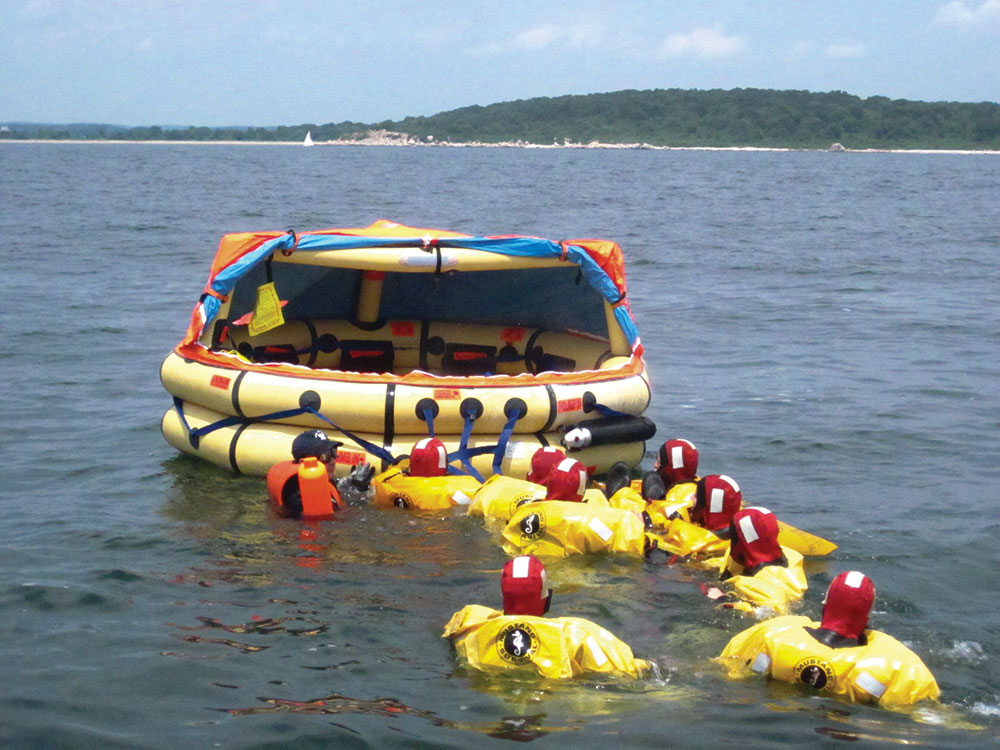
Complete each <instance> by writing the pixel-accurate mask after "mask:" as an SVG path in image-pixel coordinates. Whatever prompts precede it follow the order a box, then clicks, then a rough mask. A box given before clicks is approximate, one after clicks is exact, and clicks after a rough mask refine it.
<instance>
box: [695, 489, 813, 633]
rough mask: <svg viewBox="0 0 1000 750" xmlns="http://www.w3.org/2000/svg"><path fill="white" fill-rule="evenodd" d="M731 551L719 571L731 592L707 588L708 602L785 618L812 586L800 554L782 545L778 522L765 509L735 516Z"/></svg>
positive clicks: (730, 544)
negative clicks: (793, 605)
mask: <svg viewBox="0 0 1000 750" xmlns="http://www.w3.org/2000/svg"><path fill="white" fill-rule="evenodd" d="M729 537H730V539H729V552H728V554H727V555H726V556H725V557H724V558H723V560H722V564H721V566H720V568H719V570H720V571H721V575H720V579H719V580H721V581H725V582H726V584H727V587H728V588H729V589H730V594H728V595H727V594H726V593H724V592H723V591H721V590H720V589H719V588H716V587H712V588H707V589H706V591H705V593H706V595H707V596H708V597H709V598H710V599H715V600H716V601H718V602H720V603H722V604H723V605H724V606H726V607H732V608H734V609H738V610H741V611H743V612H753V613H754V614H755V615H756V616H757V617H759V618H763V617H770V616H773V615H775V614H780V615H783V614H786V613H787V611H788V607H789V605H790V604H791V603H792V602H794V601H797V600H799V599H801V598H802V595H803V594H804V593H805V591H806V588H808V584H807V583H806V576H805V572H804V571H803V569H802V555H801V554H799V553H798V552H796V551H795V550H793V549H791V548H788V547H782V546H781V545H780V544H779V543H778V519H777V518H776V517H775V515H774V514H773V513H772V512H771V511H769V510H768V509H767V508H753V507H751V508H744V509H743V510H740V511H737V512H736V513H735V514H734V515H733V519H732V521H731V522H730V527H729Z"/></svg>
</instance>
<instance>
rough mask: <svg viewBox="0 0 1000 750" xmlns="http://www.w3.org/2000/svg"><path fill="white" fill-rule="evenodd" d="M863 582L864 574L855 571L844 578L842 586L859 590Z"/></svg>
mask: <svg viewBox="0 0 1000 750" xmlns="http://www.w3.org/2000/svg"><path fill="white" fill-rule="evenodd" d="M864 580H865V574H864V573H859V572H858V571H856V570H852V571H851V572H850V573H848V574H847V575H846V576H844V585H845V586H850V587H851V588H852V589H859V588H861V583H862V581H864Z"/></svg>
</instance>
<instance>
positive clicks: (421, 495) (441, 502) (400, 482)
mask: <svg viewBox="0 0 1000 750" xmlns="http://www.w3.org/2000/svg"><path fill="white" fill-rule="evenodd" d="M405 467H406V464H405V463H404V464H401V465H399V466H393V467H392V468H390V469H387V470H386V471H383V472H382V473H381V474H379V475H378V476H377V477H375V478H374V479H373V480H372V486H373V487H374V488H375V505H377V506H378V507H380V508H393V507H395V508H411V509H414V510H441V509H443V508H451V507H453V506H455V505H468V504H469V502H471V500H472V496H473V495H475V494H476V490H478V489H479V487H480V484H481V483H480V482H479V480H478V479H476V478H475V477H470V476H467V475H465V474H454V475H452V474H448V475H446V476H443V477H411V476H410V475H409V474H407V473H406V472H405V471H404V469H405Z"/></svg>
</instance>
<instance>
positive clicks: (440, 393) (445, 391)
mask: <svg viewBox="0 0 1000 750" xmlns="http://www.w3.org/2000/svg"><path fill="white" fill-rule="evenodd" d="M459 395H460V391H459V390H458V388H435V389H434V398H436V399H437V400H438V401H440V400H441V399H452V398H458V397H459Z"/></svg>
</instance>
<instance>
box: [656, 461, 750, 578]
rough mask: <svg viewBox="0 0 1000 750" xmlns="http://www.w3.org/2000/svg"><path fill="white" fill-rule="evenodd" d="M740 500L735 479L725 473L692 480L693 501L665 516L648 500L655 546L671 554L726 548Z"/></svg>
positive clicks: (713, 554) (715, 552) (708, 553)
mask: <svg viewBox="0 0 1000 750" xmlns="http://www.w3.org/2000/svg"><path fill="white" fill-rule="evenodd" d="M742 504H743V493H742V492H740V486H739V485H738V484H736V480H734V479H732V478H731V477H727V476H726V475H725V474H709V475H707V476H704V477H702V478H701V479H699V480H698V481H697V482H696V484H695V499H694V504H693V505H692V506H691V507H690V508H678V509H677V510H675V511H674V512H673V513H672V514H671V515H670V516H669V517H665V516H664V515H663V514H662V512H660V511H661V508H660V507H653V506H655V503H650V506H651V507H650V508H649V509H648V510H647V513H648V514H649V519H650V523H651V525H652V530H653V533H654V534H655V535H656V538H657V547H658V548H659V549H661V550H663V551H664V552H667V553H669V554H673V555H680V556H682V557H687V556H689V555H694V556H696V557H698V558H702V559H703V558H706V557H718V556H719V555H724V554H725V552H726V550H727V549H728V548H729V535H730V524H731V522H732V519H733V516H734V515H735V514H736V512H737V511H738V510H739V509H740V507H741V506H742Z"/></svg>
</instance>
